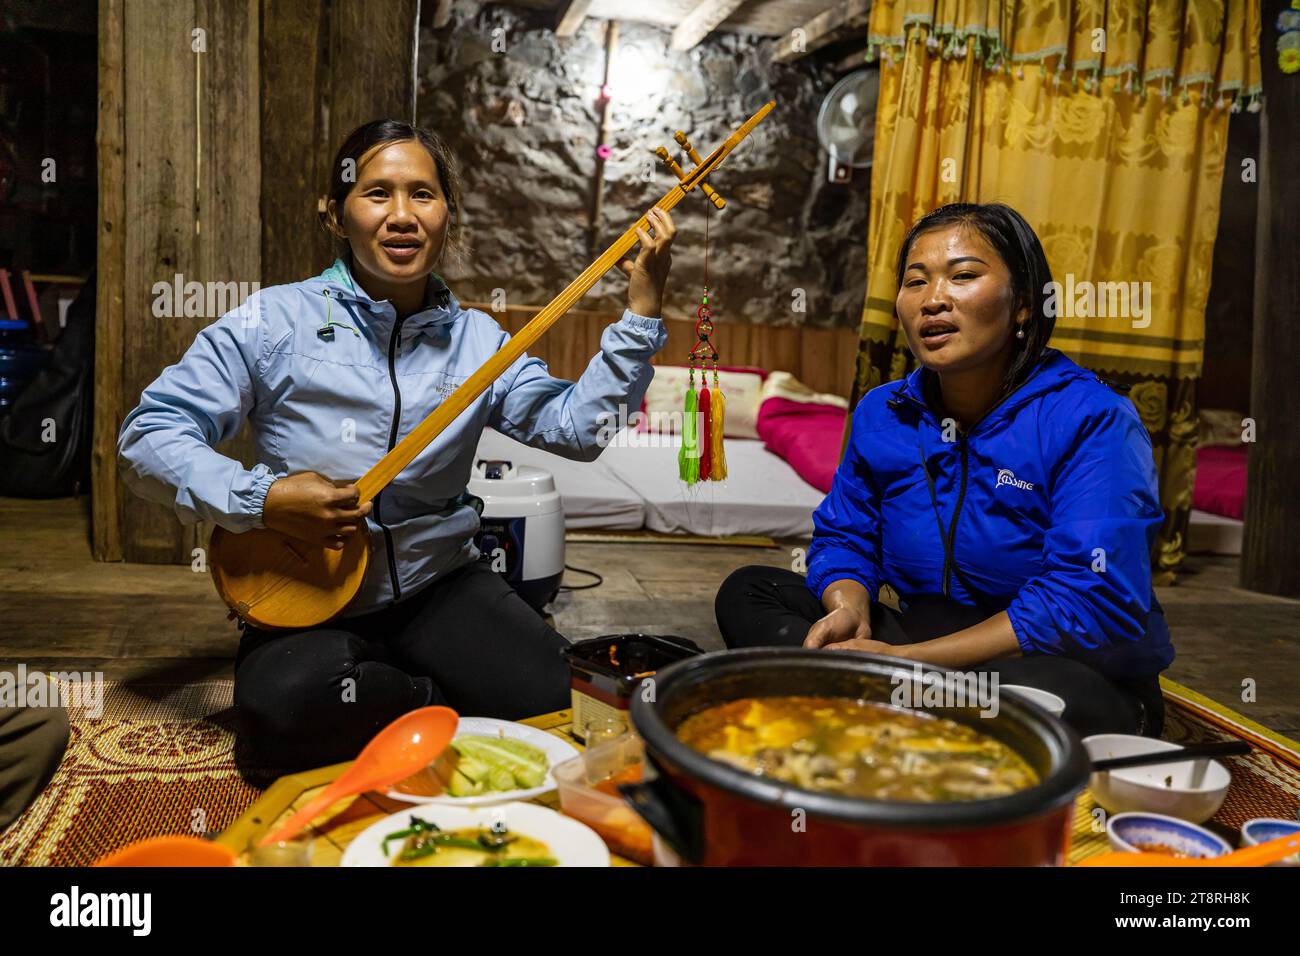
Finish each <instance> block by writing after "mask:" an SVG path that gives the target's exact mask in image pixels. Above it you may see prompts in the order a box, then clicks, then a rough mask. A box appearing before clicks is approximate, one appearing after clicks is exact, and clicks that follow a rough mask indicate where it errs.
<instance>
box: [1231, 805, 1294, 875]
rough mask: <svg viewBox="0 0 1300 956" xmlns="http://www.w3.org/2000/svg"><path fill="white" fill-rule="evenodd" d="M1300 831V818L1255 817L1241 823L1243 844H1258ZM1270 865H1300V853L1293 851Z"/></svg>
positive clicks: (1246, 845)
mask: <svg viewBox="0 0 1300 956" xmlns="http://www.w3.org/2000/svg"><path fill="white" fill-rule="evenodd" d="M1296 833H1300V820H1283V819H1281V818H1280V817H1255V818H1254V819H1253V820H1247V821H1246V822H1245V823H1243V824H1242V825H1241V845H1242V846H1243V847H1248V846H1257V845H1259V844H1260V843H1267V842H1268V841H1269V840H1276V839H1278V838H1280V837H1284V836H1292V835H1294V834H1296ZM1269 865H1270V866H1300V853H1292V854H1291V855H1290V856H1288V857H1285V858H1284V859H1281V860H1278V861H1277V862H1276V863H1270V864H1269Z"/></svg>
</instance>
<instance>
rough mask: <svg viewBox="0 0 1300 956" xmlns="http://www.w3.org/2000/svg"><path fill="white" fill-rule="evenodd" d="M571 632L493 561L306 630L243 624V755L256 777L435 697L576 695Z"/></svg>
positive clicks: (314, 755) (509, 711)
mask: <svg viewBox="0 0 1300 956" xmlns="http://www.w3.org/2000/svg"><path fill="white" fill-rule="evenodd" d="M567 646H568V641H566V640H565V639H564V638H563V637H561V636H560V634H558V633H557V632H556V631H555V630H553V629H552V628H551V627H550V626H548V625H547V623H546V622H545V621H544V620H542V618H541V617H540V616H538V614H537V612H536V611H534V610H533V609H532V608H531V607H529V606H528V605H527V604H526V603H525V602H524V600H523V599H522V598H521V597H519V595H518V594H516V593H515V592H514V590H512V589H511V587H510V585H509V584H507V583H506V581H505V580H504V579H503V578H502V577H501V576H500V575H499V574H496V573H494V572H493V571H492V570H491V569H490V568H489V567H488V566H487V565H486V564H484V563H482V562H480V563H476V564H470V565H467V566H465V567H463V568H460V569H458V570H456V571H453V572H452V573H451V574H449V575H448V576H447V577H446V578H445V579H443V580H440V581H437V582H435V583H434V584H431V585H429V586H428V587H426V588H424V589H423V590H421V591H419V592H418V593H416V594H414V595H412V596H411V597H410V598H408V599H407V600H405V601H402V602H401V603H400V604H395V605H393V606H391V607H388V608H384V609H383V610H380V611H375V612H374V613H371V614H366V615H362V616H359V617H351V618H338V619H336V620H334V621H331V622H329V623H328V624H325V625H322V626H320V627H317V628H312V629H308V630H303V631H289V632H286V631H275V632H268V631H262V630H259V629H257V628H255V627H251V626H249V627H246V628H245V629H244V635H243V638H242V639H241V640H240V643H239V653H238V656H237V658H236V660H235V705H236V707H237V708H238V710H239V722H240V741H239V745H238V746H237V747H236V757H237V759H238V760H239V763H240V766H241V769H244V770H245V772H246V773H247V774H248V775H249V776H250V777H256V778H262V777H267V776H278V775H280V774H284V773H292V772H295V771H297V770H302V769H306V768H309V767H319V766H324V765H326V764H330V763H337V762H339V761H343V760H351V759H353V758H354V757H356V755H357V754H358V753H359V752H360V751H361V749H362V748H363V747H364V746H365V745H366V743H367V742H368V741H369V740H370V738H371V737H373V736H374V735H375V733H376V732H377V731H379V730H380V729H381V728H383V727H384V726H385V725H386V724H389V723H391V722H392V721H393V720H394V719H396V718H397V717H399V716H401V715H402V714H404V713H406V712H407V711H409V710H414V709H415V708H417V707H425V706H427V705H429V704H446V705H448V706H450V707H454V708H455V709H456V710H458V711H459V712H460V713H462V714H464V715H466V716H474V717H500V718H503V719H506V720H517V719H519V718H522V717H532V716H535V715H537V714H541V713H547V712H549V711H553V710H561V709H563V708H565V707H567V706H569V672H568V666H567V665H566V664H565V662H564V660H563V659H562V658H561V657H560V651H561V649H563V648H564V647H567Z"/></svg>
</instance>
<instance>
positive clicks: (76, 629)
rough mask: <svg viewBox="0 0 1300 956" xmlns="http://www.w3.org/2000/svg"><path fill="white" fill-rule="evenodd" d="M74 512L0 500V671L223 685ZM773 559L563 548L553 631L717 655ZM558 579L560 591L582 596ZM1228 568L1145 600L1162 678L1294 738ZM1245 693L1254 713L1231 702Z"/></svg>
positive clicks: (209, 648) (213, 666)
mask: <svg viewBox="0 0 1300 956" xmlns="http://www.w3.org/2000/svg"><path fill="white" fill-rule="evenodd" d="M88 520H89V519H88V516H87V508H86V499H84V498H83V499H80V500H74V499H59V500H54V501H18V500H13V499H0V528H3V531H2V532H0V620H2V621H3V627H2V628H0V665H3V664H6V663H17V662H19V661H25V662H27V663H28V666H29V667H40V668H52V669H67V668H76V669H98V670H102V671H103V672H104V674H105V676H106V677H108V678H118V679H128V678H130V679H150V680H164V681H166V680H193V679H199V678H202V677H213V676H216V677H223V676H229V675H230V673H231V667H232V662H233V657H234V651H235V646H236V632H235V628H234V625H233V624H232V623H230V622H228V621H227V620H226V613H225V612H226V609H225V607H224V606H223V605H222V604H221V602H220V601H219V600H218V599H217V597H216V594H215V592H214V591H213V590H212V585H211V583H210V580H209V578H208V575H207V574H206V573H203V572H195V571H192V570H190V568H188V567H172V566H156V565H133V564H103V563H99V562H96V561H94V560H93V559H92V558H91V555H90V543H89V527H88ZM798 544H799V542H788V543H787V544H786V545H785V546H782V547H778V548H754V547H730V546H717V545H685V544H676V543H674V544H659V543H618V544H596V543H586V542H582V543H580V542H570V543H569V546H568V550H567V561H568V563H569V564H571V565H574V566H576V567H581V568H592V569H595V570H597V571H599V572H600V573H601V574H602V575H604V579H605V580H604V583H603V584H602V585H601V586H600V587H597V588H593V589H591V590H587V591H573V592H566V593H564V594H562V595H561V596H560V598H559V599H558V600H557V602H556V604H555V605H554V607H553V611H554V615H555V626H556V627H557V628H558V629H559V630H560V631H561V632H562V633H563V634H565V635H566V636H567V637H569V638H572V639H580V638H584V637H595V636H597V635H601V634H610V633H617V632H622V631H644V632H652V633H654V632H657V633H669V634H678V635H681V636H682V637H688V638H691V639H692V640H694V641H696V642H697V643H699V644H700V645H701V646H702V647H704V648H706V649H710V650H712V649H717V648H720V647H721V646H722V642H721V640H720V638H719V636H718V630H717V626H716V625H715V624H714V620H713V596H714V594H715V593H716V591H717V587H718V584H719V583H720V582H721V581H722V579H723V578H724V577H725V576H726V575H727V573H728V572H730V571H731V570H733V569H734V568H737V567H740V566H741V565H745V564H767V565H772V566H774V567H789V566H790V560H791V556H790V547H793V546H796V545H798ZM586 580H588V579H586V578H585V577H583V576H580V575H570V576H569V580H568V583H571V584H580V583H584V582H585V581H586ZM1236 582H1237V562H1236V559H1232V558H1209V557H1205V558H1197V557H1193V558H1191V559H1189V561H1188V563H1187V566H1186V571H1185V573H1184V574H1183V576H1182V578H1181V580H1180V583H1179V585H1178V586H1176V587H1172V588H1162V589H1160V590H1159V592H1158V594H1159V599H1160V601H1161V603H1163V604H1164V606H1165V610H1166V613H1167V615H1168V618H1169V625H1170V628H1171V630H1172V632H1173V636H1174V646H1175V648H1176V649H1177V652H1178V657H1177V660H1175V662H1174V664H1173V667H1171V668H1170V670H1169V671H1168V672H1167V674H1168V676H1169V677H1171V678H1172V679H1174V680H1176V681H1179V682H1180V683H1183V684H1186V685H1188V686H1190V687H1193V688H1195V689H1196V690H1199V691H1200V692H1202V693H1204V694H1207V695H1209V696H1210V697H1212V698H1214V699H1215V700H1218V701H1220V702H1222V703H1225V704H1227V705H1228V706H1230V707H1233V708H1234V709H1236V710H1239V711H1240V712H1242V713H1244V714H1246V715H1247V716H1249V717H1251V718H1253V719H1255V720H1257V721H1258V722H1260V723H1262V724H1264V725H1265V726H1267V727H1270V728H1272V729H1274V730H1277V731H1279V732H1281V733H1283V734H1286V735H1287V736H1290V737H1297V738H1300V601H1294V600H1287V599H1283V598H1274V597H1269V596H1266V595H1261V594H1254V593H1252V592H1249V591H1244V590H1242V589H1241V588H1239V587H1238V586H1237V583H1236ZM1247 682H1253V687H1254V693H1255V699H1254V701H1253V702H1250V701H1246V700H1243V699H1242V695H1243V688H1244V687H1245V686H1246V684H1247Z"/></svg>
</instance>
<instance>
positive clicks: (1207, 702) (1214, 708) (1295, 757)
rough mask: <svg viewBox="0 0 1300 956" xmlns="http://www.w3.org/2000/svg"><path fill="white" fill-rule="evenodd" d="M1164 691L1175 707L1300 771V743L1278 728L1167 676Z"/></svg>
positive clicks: (1161, 680) (1163, 684)
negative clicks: (1261, 722) (1260, 721)
mask: <svg viewBox="0 0 1300 956" xmlns="http://www.w3.org/2000/svg"><path fill="white" fill-rule="evenodd" d="M1160 690H1161V693H1163V694H1164V697H1165V700H1166V701H1170V702H1172V703H1173V705H1174V706H1175V707H1178V708H1180V709H1182V710H1186V711H1189V712H1191V713H1192V714H1195V715H1196V716H1198V717H1200V718H1201V719H1202V720H1205V721H1206V722H1207V723H1211V724H1213V725H1215V726H1216V727H1218V728H1219V729H1220V730H1223V731H1224V732H1226V733H1229V734H1231V735H1232V736H1234V737H1240V738H1241V739H1242V740H1245V741H1246V742H1247V743H1249V744H1250V745H1251V746H1252V747H1258V748H1259V749H1260V750H1263V751H1266V752H1267V753H1269V754H1271V755H1273V756H1274V757H1276V758H1278V759H1279V760H1281V761H1284V762H1285V763H1288V764H1290V765H1291V766H1292V767H1295V768H1296V769H1298V770H1300V742H1297V741H1295V740H1292V739H1291V738H1290V737H1286V736H1284V735H1282V734H1279V733H1278V732H1277V731H1275V730H1269V729H1268V728H1267V727H1265V726H1264V725H1263V724H1259V723H1256V722H1255V721H1253V720H1251V719H1250V718H1249V717H1246V716H1243V715H1242V714H1239V713H1237V711H1235V710H1233V709H1232V708H1231V707H1228V706H1226V705H1224V704H1220V703H1219V702H1218V701H1216V700H1213V699H1211V698H1209V697H1206V696H1205V695H1204V694H1202V693H1200V692H1198V691H1194V690H1192V689H1191V688H1190V687H1185V686H1183V685H1182V684H1179V683H1178V682H1177V681H1172V680H1170V679H1169V678H1167V677H1162V678H1160Z"/></svg>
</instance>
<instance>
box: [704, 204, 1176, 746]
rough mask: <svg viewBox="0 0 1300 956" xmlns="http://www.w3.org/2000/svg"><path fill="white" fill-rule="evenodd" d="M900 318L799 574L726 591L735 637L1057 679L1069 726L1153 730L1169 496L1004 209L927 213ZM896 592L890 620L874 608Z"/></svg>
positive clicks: (727, 629)
mask: <svg viewBox="0 0 1300 956" xmlns="http://www.w3.org/2000/svg"><path fill="white" fill-rule="evenodd" d="M897 274H898V290H899V291H898V297H897V300H896V310H897V315H898V318H899V321H900V323H901V326H902V329H903V332H904V334H905V335H906V337H907V343H908V346H909V347H910V348H911V350H912V353H913V354H914V355H915V356H916V358H917V360H918V362H919V365H920V367H919V368H918V369H917V370H916V371H914V372H913V373H912V374H911V375H909V376H908V377H907V378H906V379H905V380H904V381H903V382H901V383H889V384H886V385H882V386H880V387H878V388H875V389H872V390H871V391H870V392H869V393H868V394H867V395H865V396H864V397H863V399H862V401H861V402H859V404H858V407H857V408H856V409H855V410H854V413H853V421H852V428H851V435H850V438H849V443H848V447H847V449H846V451H845V453H844V458H843V460H842V462H841V463H840V466H839V469H838V470H837V471H836V474H835V480H834V484H833V486H832V488H831V491H830V494H828V495H827V496H826V499H825V500H824V501H823V502H822V504H821V505H820V506H819V507H818V508H817V510H816V512H815V513H814V515H813V525H814V529H815V530H814V533H813V541H812V546H811V547H810V549H809V551H808V575H807V579H806V580H805V579H804V578H802V577H800V576H799V575H797V574H795V573H794V572H792V571H784V570H781V569H772V568H760V567H748V568H742V569H740V570H739V571H737V572H735V573H734V574H733V575H731V577H729V578H728V579H727V581H726V582H725V583H724V584H723V586H722V589H721V590H720V592H719V594H718V597H717V602H716V612H717V618H718V626H719V628H720V630H721V631H722V636H723V639H724V640H725V641H726V643H727V645H728V646H729V647H749V646H761V645H794V646H799V645H803V646H804V647H810V648H825V649H827V650H834V651H848V650H859V651H870V652H874V653H880V654H889V655H892V656H894V657H903V658H908V659H913V660H917V661H923V662H928V663H931V664H938V665H942V666H946V667H951V668H955V669H962V670H977V671H979V670H983V671H996V672H997V674H998V678H999V683H1000V684H1020V685H1029V686H1032V687H1038V688H1040V689H1043V690H1047V691H1051V692H1052V693H1055V694H1057V695H1059V696H1060V697H1062V698H1063V699H1064V700H1065V702H1066V710H1065V719H1066V720H1067V721H1069V722H1071V723H1072V724H1073V725H1074V726H1075V727H1076V728H1078V729H1079V730H1080V731H1081V732H1082V733H1085V734H1088V733H1101V732H1119V733H1133V732H1140V733H1145V734H1150V735H1158V734H1159V732H1160V728H1161V725H1162V723H1163V718H1164V707H1163V704H1162V701H1161V696H1160V687H1159V682H1158V680H1157V676H1158V675H1159V673H1160V671H1162V670H1163V669H1164V668H1166V667H1168V666H1169V663H1170V662H1171V661H1172V660H1173V648H1172V646H1171V645H1170V642H1169V631H1168V628H1167V626H1166V624H1165V620H1164V615H1163V612H1162V611H1161V609H1160V606H1159V604H1158V603H1157V602H1156V600H1155V596H1154V594H1153V593H1152V590H1151V570H1150V567H1151V566H1150V554H1151V549H1152V545H1153V543H1154V537H1155V534H1156V530H1157V528H1158V527H1159V525H1160V522H1161V517H1162V516H1161V510H1160V505H1159V499H1158V495H1157V493H1156V470H1155V464H1154V461H1153V458H1152V452H1151V442H1150V438H1149V437H1148V435H1147V433H1146V429H1145V428H1144V427H1143V425H1142V422H1141V420H1140V419H1139V417H1138V415H1137V412H1136V410H1135V409H1134V407H1133V405H1132V403H1131V402H1130V401H1129V400H1128V399H1127V398H1126V397H1124V396H1123V395H1120V394H1117V393H1116V392H1115V391H1114V390H1113V389H1112V388H1110V387H1109V386H1108V385H1107V384H1105V383H1104V382H1102V381H1101V380H1100V379H1099V378H1097V376H1096V375H1094V374H1093V373H1091V372H1089V371H1087V370H1085V369H1083V368H1080V367H1079V366H1078V365H1076V364H1075V363H1074V362H1072V361H1071V360H1070V359H1068V358H1066V357H1065V356H1064V355H1062V354H1061V353H1060V352H1058V351H1056V350H1054V349H1049V348H1047V341H1048V339H1049V338H1050V336H1051V334H1052V327H1053V325H1054V309H1053V308H1052V301H1053V300H1051V299H1050V298H1049V291H1050V283H1051V282H1052V276H1051V273H1050V271H1049V269H1048V265H1047V259H1046V257H1045V256H1044V254H1043V250H1042V246H1041V245H1040V243H1039V241H1038V237H1037V236H1036V235H1035V234H1034V231H1033V229H1032V228H1031V227H1030V226H1029V224H1028V223H1026V222H1025V220H1024V219H1023V218H1022V217H1021V216H1020V215H1019V214H1018V213H1016V212H1015V211H1014V210H1012V209H1010V208H1008V207H1007V206H1004V205H1001V204H987V205H973V204H967V203H957V204H953V205H948V206H944V207H942V208H940V209H937V210H935V211H934V212H931V213H930V214H929V215H927V216H925V217H924V218H922V219H921V220H919V221H918V222H917V223H916V224H915V225H914V226H913V227H912V229H911V231H910V232H909V233H908V235H907V238H906V239H905V240H904V242H903V246H902V249H901V250H900V252H899V256H898V265H897ZM883 584H889V585H890V586H891V587H892V588H893V590H894V591H895V592H896V593H897V594H898V596H899V601H900V608H901V614H899V613H896V612H894V611H893V610H891V609H889V608H887V607H885V606H884V605H882V604H881V603H879V601H878V600H877V594H878V592H879V590H880V587H881V585H883Z"/></svg>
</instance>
